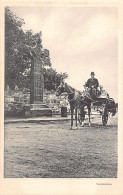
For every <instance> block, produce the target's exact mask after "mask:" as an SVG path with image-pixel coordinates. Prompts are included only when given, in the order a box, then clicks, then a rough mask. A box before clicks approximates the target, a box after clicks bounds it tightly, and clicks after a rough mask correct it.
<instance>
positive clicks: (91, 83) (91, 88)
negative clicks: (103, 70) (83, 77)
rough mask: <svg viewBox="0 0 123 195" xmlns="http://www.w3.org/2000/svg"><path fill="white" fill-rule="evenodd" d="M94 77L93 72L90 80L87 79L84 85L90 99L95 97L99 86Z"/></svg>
mask: <svg viewBox="0 0 123 195" xmlns="http://www.w3.org/2000/svg"><path fill="white" fill-rule="evenodd" d="M94 76H95V74H94V72H91V78H90V79H88V80H87V83H86V87H88V89H89V92H90V95H91V98H92V99H95V98H96V97H97V88H98V86H99V82H98V80H97V79H96V78H94Z"/></svg>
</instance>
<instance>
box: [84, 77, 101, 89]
mask: <svg viewBox="0 0 123 195" xmlns="http://www.w3.org/2000/svg"><path fill="white" fill-rule="evenodd" d="M92 86H94V88H95V89H97V87H98V86H99V82H98V80H97V79H96V78H93V79H92V78H90V79H88V80H87V83H86V87H88V88H91V87H92Z"/></svg>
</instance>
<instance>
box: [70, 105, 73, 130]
mask: <svg viewBox="0 0 123 195" xmlns="http://www.w3.org/2000/svg"><path fill="white" fill-rule="evenodd" d="M70 129H73V108H72V106H71V128H70Z"/></svg>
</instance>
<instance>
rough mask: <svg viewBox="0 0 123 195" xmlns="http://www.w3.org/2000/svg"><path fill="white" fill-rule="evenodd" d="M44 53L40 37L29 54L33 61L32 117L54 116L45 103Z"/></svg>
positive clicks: (31, 78)
mask: <svg viewBox="0 0 123 195" xmlns="http://www.w3.org/2000/svg"><path fill="white" fill-rule="evenodd" d="M31 48H32V47H31ZM43 52H44V50H43V49H42V47H41V38H40V36H39V37H38V39H37V43H36V46H35V47H34V48H33V49H31V51H30V52H29V56H30V59H31V73H30V110H29V114H30V116H31V117H35V116H52V110H51V109H50V108H49V107H48V106H47V105H45V104H44V103H43V92H44V76H43V63H44V61H43V56H44V53H43ZM25 113H26V112H25ZM25 115H26V114H25ZM27 115H28V114H27Z"/></svg>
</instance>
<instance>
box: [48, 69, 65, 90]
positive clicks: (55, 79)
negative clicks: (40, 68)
mask: <svg viewBox="0 0 123 195" xmlns="http://www.w3.org/2000/svg"><path fill="white" fill-rule="evenodd" d="M67 77H68V74H67V73H66V72H65V73H58V72H57V71H56V70H55V69H53V68H48V69H45V68H44V86H45V88H46V89H47V90H55V89H56V88H57V87H58V86H59V85H60V82H61V81H63V80H64V79H66V78H67Z"/></svg>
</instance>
